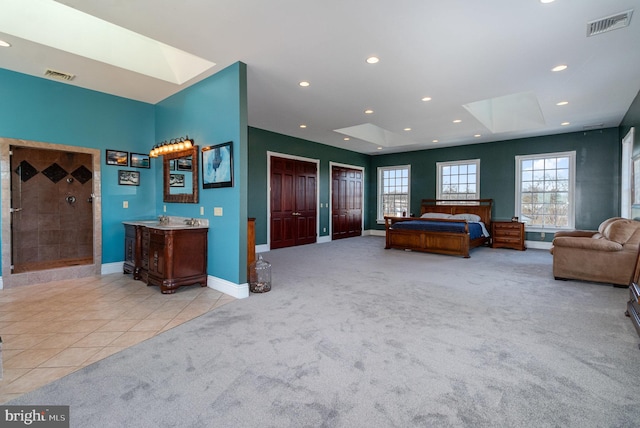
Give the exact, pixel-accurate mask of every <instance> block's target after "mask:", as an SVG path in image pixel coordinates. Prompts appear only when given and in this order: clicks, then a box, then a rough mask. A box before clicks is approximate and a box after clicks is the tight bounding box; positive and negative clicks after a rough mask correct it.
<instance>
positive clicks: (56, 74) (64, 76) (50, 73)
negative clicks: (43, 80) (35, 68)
mask: <svg viewBox="0 0 640 428" xmlns="http://www.w3.org/2000/svg"><path fill="white" fill-rule="evenodd" d="M44 75H45V76H47V77H52V78H54V79H58V80H66V81H67V82H68V81H70V80H73V78H74V77H76V75H75V74H70V73H63V72H62V71H56V70H52V69H50V68H47V71H45V72H44Z"/></svg>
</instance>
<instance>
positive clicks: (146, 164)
mask: <svg viewBox="0 0 640 428" xmlns="http://www.w3.org/2000/svg"><path fill="white" fill-rule="evenodd" d="M129 166H131V167H132V168H151V160H150V159H149V155H145V154H142V153H129Z"/></svg>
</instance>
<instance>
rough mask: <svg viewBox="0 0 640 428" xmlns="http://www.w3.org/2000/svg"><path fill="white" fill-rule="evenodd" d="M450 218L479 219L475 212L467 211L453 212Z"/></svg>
mask: <svg viewBox="0 0 640 428" xmlns="http://www.w3.org/2000/svg"><path fill="white" fill-rule="evenodd" d="M451 218H455V219H457V220H467V221H480V216H479V215H477V214H469V213H462V214H454V215H452V216H451Z"/></svg>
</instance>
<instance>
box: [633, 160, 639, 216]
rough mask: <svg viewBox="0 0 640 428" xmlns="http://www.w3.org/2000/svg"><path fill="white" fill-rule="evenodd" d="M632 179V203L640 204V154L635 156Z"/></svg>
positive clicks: (636, 205)
mask: <svg viewBox="0 0 640 428" xmlns="http://www.w3.org/2000/svg"><path fill="white" fill-rule="evenodd" d="M632 174H633V176H632V180H631V204H632V205H633V206H635V207H638V206H640V155H639V156H636V157H634V158H633V172H632Z"/></svg>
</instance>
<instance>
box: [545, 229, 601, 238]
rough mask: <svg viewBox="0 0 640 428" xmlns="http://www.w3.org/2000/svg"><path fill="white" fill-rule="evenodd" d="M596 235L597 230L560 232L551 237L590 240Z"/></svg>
mask: <svg viewBox="0 0 640 428" xmlns="http://www.w3.org/2000/svg"><path fill="white" fill-rule="evenodd" d="M596 233H598V231H597V230H560V231H558V232H556V233H555V235H553V237H554V238H560V237H562V236H574V237H577V238H591V237H592V236H593V235H595V234H596Z"/></svg>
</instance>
